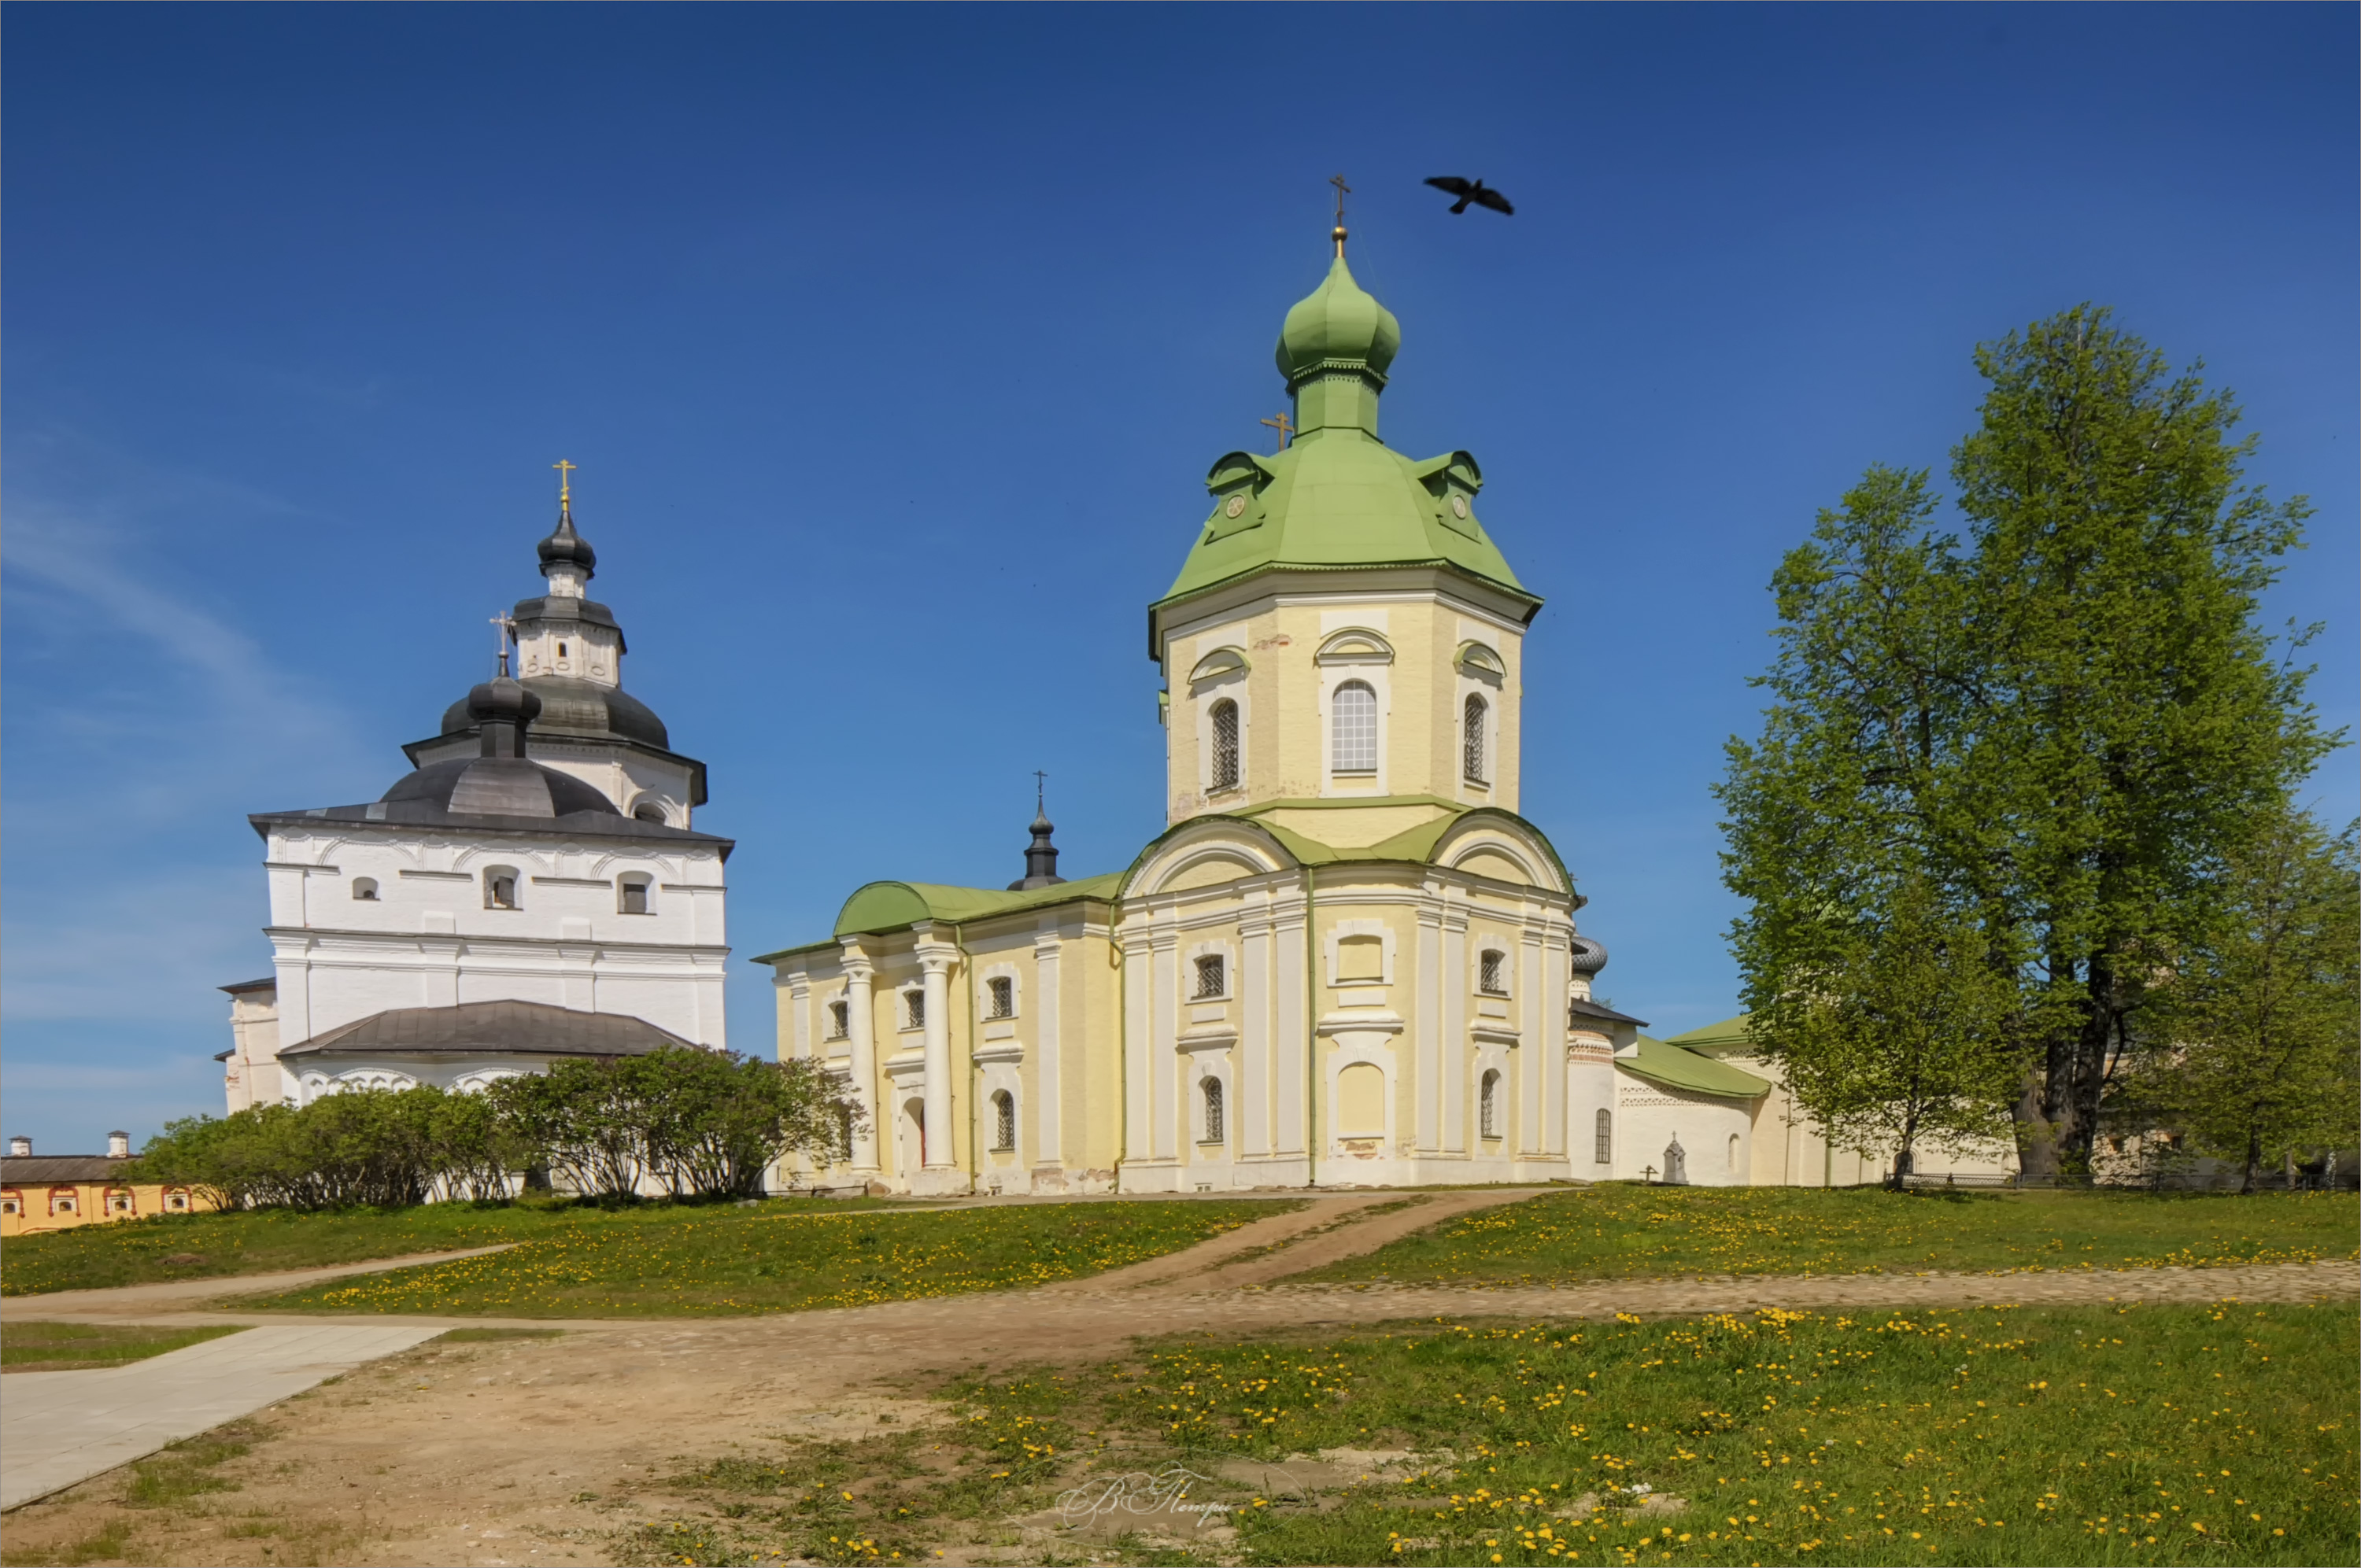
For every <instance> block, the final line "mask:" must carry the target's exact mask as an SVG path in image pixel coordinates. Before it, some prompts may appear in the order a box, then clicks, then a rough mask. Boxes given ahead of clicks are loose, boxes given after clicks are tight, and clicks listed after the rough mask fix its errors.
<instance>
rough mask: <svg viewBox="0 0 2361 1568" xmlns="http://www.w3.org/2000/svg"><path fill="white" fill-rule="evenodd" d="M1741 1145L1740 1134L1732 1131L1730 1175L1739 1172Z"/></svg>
mask: <svg viewBox="0 0 2361 1568" xmlns="http://www.w3.org/2000/svg"><path fill="white" fill-rule="evenodd" d="M1739 1147H1740V1146H1739V1141H1738V1135H1737V1134H1736V1133H1732V1134H1730V1175H1732V1176H1736V1175H1737V1174H1738V1155H1739Z"/></svg>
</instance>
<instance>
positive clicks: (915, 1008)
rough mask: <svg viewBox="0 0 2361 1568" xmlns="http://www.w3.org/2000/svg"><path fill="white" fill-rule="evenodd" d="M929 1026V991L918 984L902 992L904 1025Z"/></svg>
mask: <svg viewBox="0 0 2361 1568" xmlns="http://www.w3.org/2000/svg"><path fill="white" fill-rule="evenodd" d="M926 1026H927V993H926V992H924V991H922V990H920V989H919V988H918V987H917V986H912V987H911V988H910V989H909V990H907V991H906V992H903V993H902V1027H904V1028H905V1029H923V1028H925V1027H926Z"/></svg>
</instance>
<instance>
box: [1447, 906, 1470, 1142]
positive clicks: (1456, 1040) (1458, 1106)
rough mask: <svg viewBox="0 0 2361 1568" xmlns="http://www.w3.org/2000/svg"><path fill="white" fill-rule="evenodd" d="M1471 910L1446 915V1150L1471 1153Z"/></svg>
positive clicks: (1456, 909) (1461, 908)
mask: <svg viewBox="0 0 2361 1568" xmlns="http://www.w3.org/2000/svg"><path fill="white" fill-rule="evenodd" d="M1467 982H1468V975H1467V906H1466V905H1465V904H1464V903H1454V904H1450V905H1445V906H1444V912H1443V974H1442V980H1441V990H1442V1000H1443V1148H1444V1153H1446V1154H1466V1152H1467V1132H1468V1128H1467V1090H1468V1082H1467V1080H1468V1077H1469V1073H1468V1066H1467Z"/></svg>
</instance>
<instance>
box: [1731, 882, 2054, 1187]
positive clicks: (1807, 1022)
mask: <svg viewBox="0 0 2361 1568" xmlns="http://www.w3.org/2000/svg"><path fill="white" fill-rule="evenodd" d="M1870 902H1872V903H1874V904H1875V905H1877V906H1878V910H1879V913H1877V914H1875V915H1873V916H1871V915H1864V916H1857V917H1847V916H1841V915H1839V913H1838V912H1837V911H1835V910H1833V909H1830V910H1827V911H1824V918H1823V920H1822V922H1821V926H1820V929H1819V930H1818V931H1817V933H1816V938H1815V940H1814V941H1813V943H1812V948H1813V950H1814V952H1815V954H1816V961H1815V962H1814V963H1812V964H1811V965H1809V966H1805V965H1796V966H1795V967H1793V968H1792V969H1791V970H1790V971H1789V978H1790V980H1791V981H1792V983H1791V984H1790V985H1788V986H1787V987H1786V989H1784V991H1783V992H1781V993H1780V994H1779V995H1778V996H1777V997H1775V998H1773V999H1772V1000H1771V1002H1770V1003H1769V1005H1767V1006H1766V1007H1765V1009H1764V1010H1763V1012H1760V1013H1758V1014H1755V1015H1754V1017H1753V1018H1752V1021H1751V1030H1750V1032H1751V1033H1752V1035H1753V1036H1754V1038H1755V1040H1756V1042H1757V1045H1758V1047H1759V1048H1761V1049H1762V1050H1763V1052H1764V1054H1765V1055H1766V1056H1769V1057H1772V1058H1775V1059H1777V1060H1778V1061H1780V1062H1781V1063H1782V1064H1783V1065H1784V1068H1785V1069H1786V1078H1787V1085H1788V1091H1789V1092H1790V1093H1791V1094H1792V1095H1793V1096H1794V1097H1795V1102H1796V1104H1797V1105H1798V1106H1800V1107H1801V1108H1802V1109H1803V1110H1804V1111H1806V1113H1808V1114H1809V1115H1810V1116H1811V1118H1812V1120H1813V1121H1814V1122H1815V1123H1817V1124H1818V1125H1819V1126H1820V1127H1821V1128H1822V1129H1824V1130H1825V1132H1826V1134H1827V1136H1828V1140H1829V1141H1830V1142H1831V1143H1837V1144H1842V1145H1847V1146H1852V1147H1855V1148H1859V1149H1861V1151H1862V1152H1863V1153H1865V1154H1872V1155H1875V1156H1879V1157H1886V1156H1889V1155H1890V1156H1891V1158H1892V1162H1893V1163H1892V1171H1893V1175H1894V1180H1895V1181H1896V1182H1897V1183H1898V1182H1899V1181H1900V1180H1901V1179H1903V1178H1905V1177H1906V1176H1908V1175H1909V1174H1910V1173H1911V1171H1912V1170H1913V1169H1915V1168H1916V1162H1917V1155H1918V1151H1919V1150H1920V1149H1921V1148H1923V1147H1927V1146H1932V1147H1935V1148H1938V1149H1941V1150H1943V1151H1945V1152H1946V1153H1950V1154H1960V1153H1963V1152H1966V1151H1968V1150H1971V1149H1976V1148H1987V1147H1989V1146H1991V1145H1993V1143H1994V1142H1996V1141H1999V1140H2002V1139H2004V1138H2006V1137H2007V1136H2008V1135H2009V1114H2008V1105H2009V1102H2010V1099H2011V1097H2012V1095H2013V1092H2014V1091H2015V1085H2016V1081H2017V1079H2018V1077H2019V1073H2020V1069H2019V1066H2018V1061H2019V1058H2018V1052H2017V1050H2016V1048H2015V1043H2014V1042H2013V1041H2012V1040H2011V1038H2010V1036H2009V1033H2008V1027H2007V1024H2008V1018H2009V1014H2010V1011H2011V1009H2012V1007H2013V1005H2014V1003H2015V988H2014V986H2013V985H2012V984H2011V983H2010V981H2009V979H2008V977H2007V976H2006V975H2005V974H2003V973H2001V972H1998V971H1997V970H1995V969H1994V968H1993V964H1992V963H1991V961H1990V958H1989V954H1988V952H1987V950H1986V944H1985V941H1984V937H1983V933H1982V930H1981V928H1980V927H1978V926H1977V924H1976V922H1975V921H1974V920H1973V919H1972V918H1970V917H1967V916H1962V915H1960V914H1959V913H1958V912H1956V911H1954V910H1952V909H1950V908H1948V907H1946V905H1945V904H1944V902H1943V900H1942V899H1941V897H1940V896H1939V895H1938V893H1937V892H1936V890H1934V889H1932V888H1930V887H1929V886H1928V885H1927V883H1924V882H1923V881H1920V880H1918V879H1917V878H1916V877H1904V878H1903V879H1901V880H1900V881H1899V882H1898V883H1896V884H1895V885H1894V886H1893V887H1892V888H1890V889H1887V890H1883V896H1882V897H1879V898H1876V899H1874V900H1872V901H1870Z"/></svg>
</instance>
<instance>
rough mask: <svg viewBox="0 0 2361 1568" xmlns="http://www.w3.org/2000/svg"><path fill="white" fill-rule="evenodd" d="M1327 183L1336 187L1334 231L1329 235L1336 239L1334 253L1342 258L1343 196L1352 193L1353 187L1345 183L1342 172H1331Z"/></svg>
mask: <svg viewBox="0 0 2361 1568" xmlns="http://www.w3.org/2000/svg"><path fill="white" fill-rule="evenodd" d="M1328 183H1329V184H1331V185H1334V187H1336V232H1335V234H1334V236H1331V237H1333V238H1334V240H1335V241H1336V255H1337V257H1338V258H1339V259H1342V258H1343V257H1344V254H1345V197H1347V196H1349V195H1351V194H1352V193H1353V188H1352V187H1351V186H1350V185H1347V184H1345V177H1344V176H1343V175H1342V174H1331V175H1330V176H1329V177H1328Z"/></svg>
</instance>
